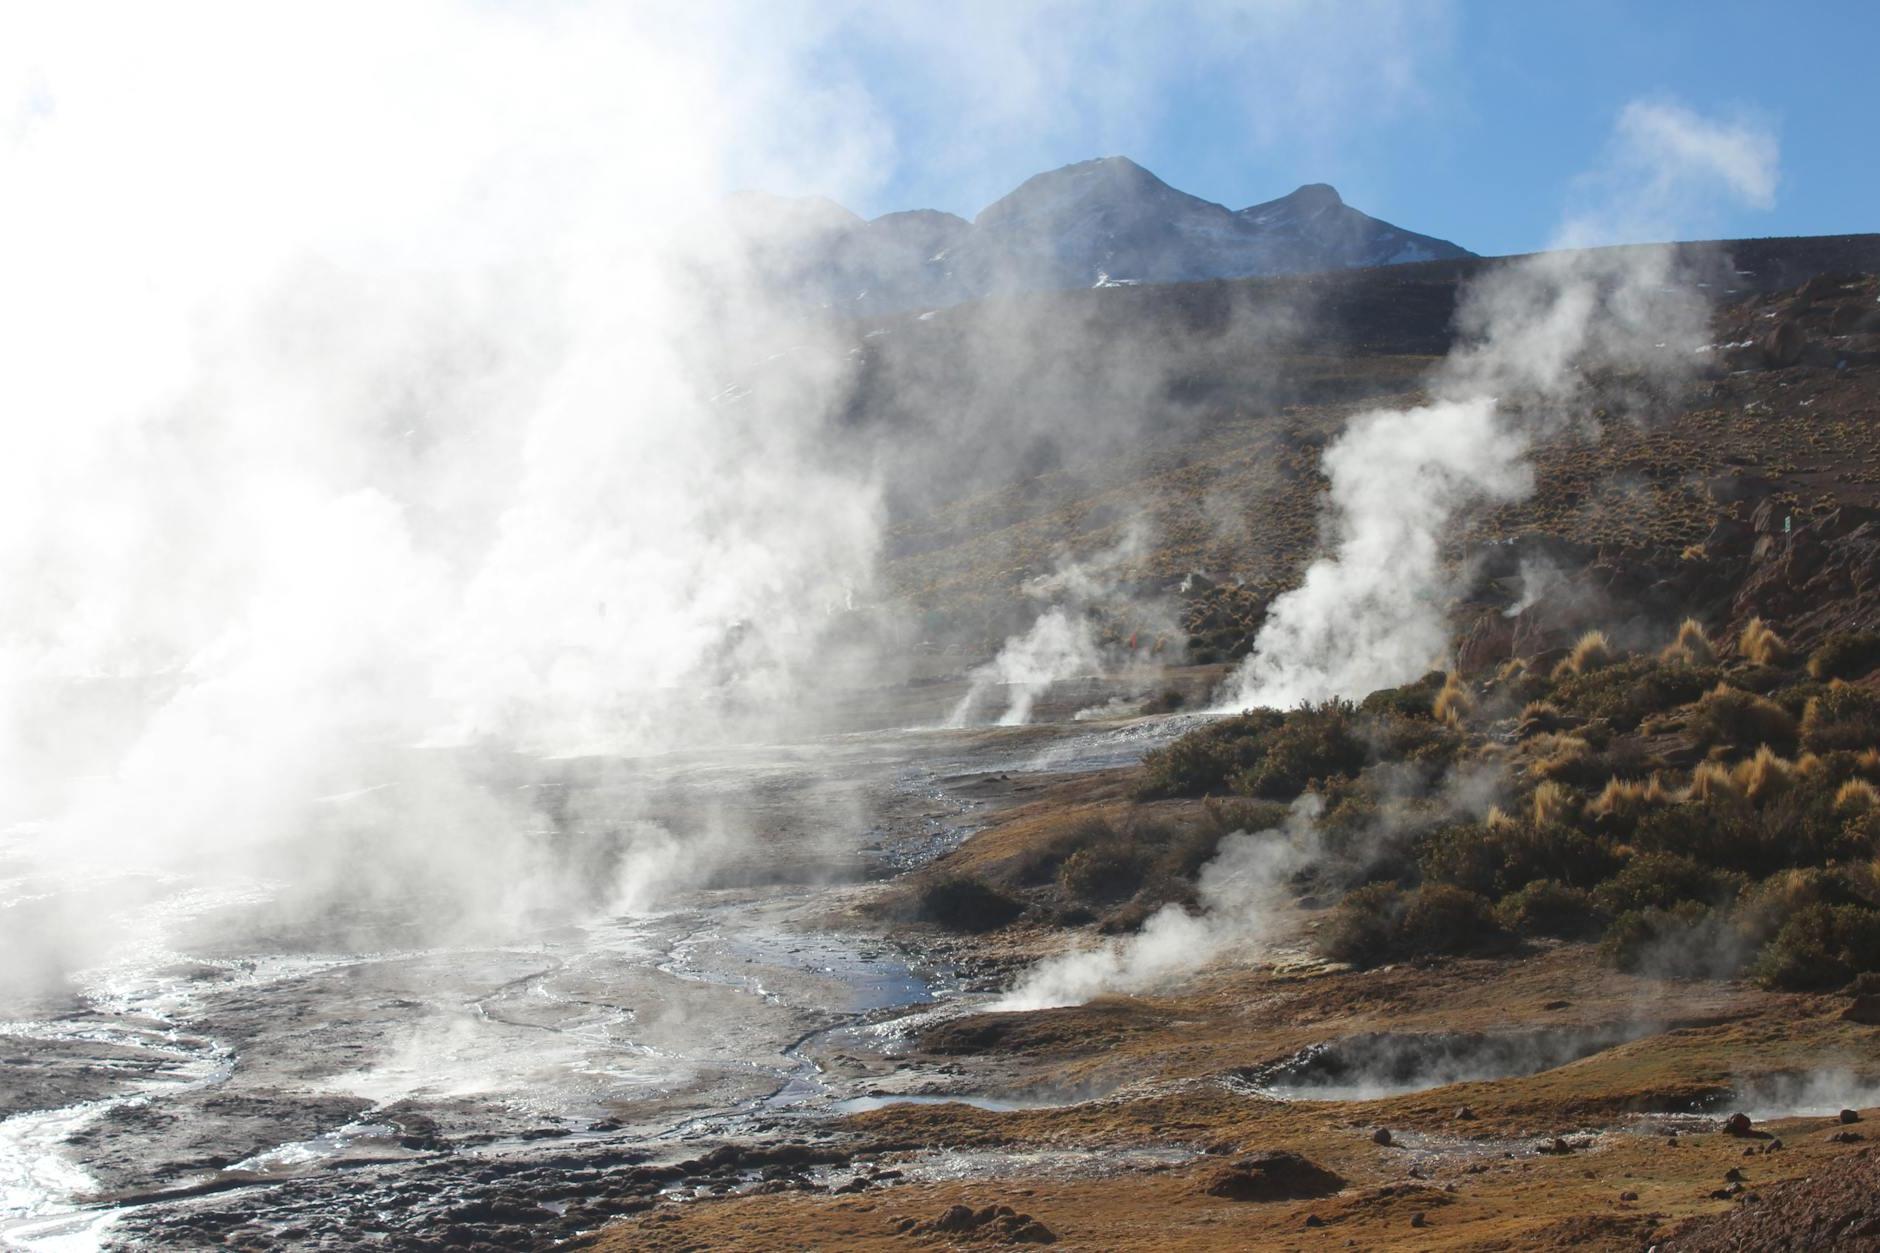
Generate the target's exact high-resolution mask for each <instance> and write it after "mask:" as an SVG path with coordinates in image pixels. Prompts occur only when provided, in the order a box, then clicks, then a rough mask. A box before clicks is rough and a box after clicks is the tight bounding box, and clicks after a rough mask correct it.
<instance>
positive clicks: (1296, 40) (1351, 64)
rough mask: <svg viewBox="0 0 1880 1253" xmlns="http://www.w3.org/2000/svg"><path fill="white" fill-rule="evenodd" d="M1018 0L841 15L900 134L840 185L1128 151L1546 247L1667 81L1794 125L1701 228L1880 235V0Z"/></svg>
mask: <svg viewBox="0 0 1880 1253" xmlns="http://www.w3.org/2000/svg"><path fill="white" fill-rule="evenodd" d="M1010 7H1011V6H1008V9H1009V8H1010ZM896 8H897V6H894V5H886V6H881V7H878V8H876V9H875V10H874V12H875V13H876V14H880V13H883V12H893V11H895V10H896ZM1016 8H1017V9H1018V10H1020V11H1022V12H1023V13H1024V14H1025V15H1024V16H1020V17H1016V18H1012V17H1008V16H1004V15H1000V16H996V17H995V16H990V15H992V14H994V13H997V12H998V10H996V9H979V10H977V11H976V13H975V14H973V15H971V16H968V17H966V18H964V19H962V20H961V21H960V22H959V23H957V24H955V25H954V26H953V27H952V28H951V29H950V30H949V31H947V32H941V33H935V32H934V31H933V30H932V29H930V28H923V27H921V26H918V25H912V24H909V23H907V22H902V23H900V24H899V26H898V27H896V28H891V29H886V30H884V29H883V28H882V27H881V26H880V25H879V24H878V23H877V22H876V21H874V20H873V19H864V20H862V21H859V22H857V23H856V24H855V25H854V26H852V27H850V28H847V29H844V30H840V31H838V32H836V33H834V34H833V36H832V38H831V42H830V43H829V44H828V45H826V46H825V50H824V53H823V55H824V56H825V57H826V58H827V59H828V64H831V65H836V66H840V67H842V68H843V69H844V70H846V72H847V73H849V74H852V75H854V76H855V77H856V78H857V79H858V80H859V81H860V84H861V89H862V91H863V92H865V94H866V95H867V97H868V98H869V99H870V100H871V101H872V107H873V108H874V109H876V110H878V111H879V114H880V117H881V119H882V123H883V125H884V126H885V128H886V129H887V130H888V131H889V132H890V133H891V135H892V140H891V145H890V146H891V150H892V153H893V155H892V158H891V159H890V160H889V161H887V162H886V163H885V164H884V167H883V170H882V172H881V174H880V176H879V177H878V178H877V179H875V180H874V181H873V185H872V186H868V187H866V188H864V189H863V190H861V191H859V192H858V191H856V190H854V189H850V191H849V194H847V195H841V194H840V192H839V191H838V193H837V194H838V196H839V198H841V199H844V201H845V203H848V204H849V205H850V207H851V208H854V209H856V210H857V211H859V212H862V213H864V214H867V215H869V216H873V215H875V214H878V213H882V212H887V211H889V210H892V209H904V208H942V209H948V210H952V211H954V212H957V213H960V214H962V215H964V216H968V217H970V216H972V215H973V214H974V213H976V212H978V211H979V210H980V209H981V208H983V207H984V206H985V205H986V204H987V203H989V202H990V201H991V200H992V199H994V198H996V197H997V196H998V195H1000V194H1003V193H1004V192H1005V191H1007V190H1009V189H1010V188H1011V187H1013V186H1015V185H1016V184H1017V183H1018V182H1020V181H1021V180H1022V179H1024V178H1025V177H1028V176H1029V175H1031V174H1033V173H1037V172H1039V171H1041V170H1044V169H1049V168H1054V167H1056V166H1058V165H1063V164H1066V163H1069V162H1071V161H1077V160H1082V159H1084V158H1087V157H1093V156H1102V155H1110V154H1112V153H1122V154H1124V155H1128V156H1131V157H1134V158H1135V159H1136V160H1138V161H1140V162H1141V163H1142V164H1143V165H1145V166H1147V167H1148V168H1149V169H1151V170H1153V171H1155V172H1156V173H1157V174H1158V175H1160V176H1161V177H1162V178H1163V179H1165V180H1166V181H1168V182H1170V183H1172V184H1174V185H1175V186H1177V187H1180V188H1182V189H1183V190H1185V191H1189V192H1192V193H1194V194H1196V195H1199V196H1203V197H1206V198H1208V199H1210V200H1217V201H1220V202H1222V203H1224V204H1226V205H1228V206H1230V207H1232V208H1240V207H1242V206H1245V205H1247V204H1251V203H1255V202H1257V201H1260V200H1266V199H1270V198H1272V197H1274V196H1277V195H1281V194H1284V193H1285V192H1288V191H1290V190H1291V189H1292V188H1293V187H1295V186H1297V185H1298V184H1300V183H1304V182H1331V183H1334V184H1336V185H1337V186H1338V188H1339V190H1340V191H1341V192H1342V193H1343V194H1344V196H1345V198H1346V200H1348V201H1349V202H1351V203H1353V204H1355V205H1357V206H1358V207H1359V208H1362V209H1364V210H1366V211H1367V212H1370V213H1373V214H1375V215H1377V216H1379V217H1383V218H1386V219H1388V220H1390V221H1393V222H1396V223H1398V224H1399V225H1402V226H1406V227H1409V228H1411V229H1414V230H1419V231H1425V232H1428V233H1430V234H1435V235H1440V236H1444V237H1446V238H1449V239H1453V240H1455V241H1456V242H1457V243H1460V244H1462V245H1464V246H1465V247H1469V248H1473V249H1474V250H1476V251H1478V252H1483V253H1505V252H1516V251H1525V250H1530V249H1534V248H1539V247H1544V246H1546V244H1547V243H1548V242H1549V240H1550V238H1551V237H1552V236H1553V234H1554V232H1555V230H1556V228H1557V227H1558V225H1559V223H1560V221H1561V218H1562V215H1563V213H1565V212H1566V211H1567V210H1568V208H1569V206H1570V204H1571V203H1572V201H1573V199H1574V196H1575V191H1576V188H1577V187H1579V186H1581V185H1582V184H1581V183H1579V182H1577V181H1576V180H1581V179H1583V177H1584V176H1585V175H1586V174H1587V172H1589V171H1592V170H1595V169H1597V168H1599V167H1600V164H1601V161H1602V159H1603V157H1604V155H1605V154H1606V153H1607V152H1608V151H1609V147H1610V144H1611V142H1612V140H1611V137H1612V133H1613V126H1614V123H1615V120H1616V119H1617V117H1618V116H1619V114H1620V112H1621V110H1623V109H1624V108H1625V106H1626V105H1627V104H1628V103H1629V102H1632V101H1635V100H1647V101H1660V102H1673V103H1676V104H1679V105H1681V106H1683V107H1685V108H1688V109H1691V110H1695V111H1697V112H1699V113H1702V114H1705V115H1706V116H1713V117H1720V118H1725V119H1735V120H1737V121H1740V122H1745V123H1748V124H1751V125H1754V126H1756V127H1759V128H1763V129H1766V130H1768V131H1771V132H1773V133H1774V134H1775V136H1776V137H1777V139H1778V140H1779V143H1780V152H1781V157H1780V183H1779V185H1778V187H1777V192H1776V199H1775V204H1774V206H1773V207H1772V208H1768V209H1759V208H1751V207H1746V206H1739V205H1730V204H1724V203H1721V202H1719V203H1717V204H1713V205H1706V206H1703V211H1702V212H1700V213H1697V214H1695V215H1693V216H1692V218H1691V219H1690V222H1689V225H1688V227H1687V228H1686V229H1683V230H1681V231H1680V232H1679V233H1681V234H1686V235H1704V236H1721V237H1740V236H1754V235H1812V234H1839V233H1845V232H1858V231H1873V230H1880V159H1877V158H1876V150H1880V143H1877V142H1876V140H1875V137H1874V129H1873V128H1874V122H1875V119H1876V117H1880V86H1877V85H1876V82H1877V76H1876V70H1877V68H1880V2H1876V0H1866V2H1865V3H1825V2H1818V3H1800V2H1798V3H1789V4H1783V5H1776V4H1769V3H1764V4H1750V3H1730V2H1719V0H1705V2H1702V3H1699V2H1695V0H1690V2H1686V0H1656V2H1653V3H1639V2H1637V0H1632V2H1630V3H1620V2H1617V0H1579V2H1576V3H1572V4H1566V3H1559V4H1543V3H1539V2H1538V0H1534V2H1530V0H1507V2H1502V3H1495V2H1486V0H1476V2H1469V0H1456V2H1454V3H1443V2H1442V0H1425V2H1413V3H1391V2H1390V0H1362V2H1361V3H1359V4H1356V5H1355V6H1347V5H1331V4H1325V5H1312V6H1301V5H1293V4H1287V3H1279V4H1276V5H1273V6H1266V7H1262V6H1259V5H1257V4H1256V5H1248V4H1245V3H1242V4H1239V5H1233V6H1229V7H1227V8H1222V7H1220V6H1215V5H1208V4H1192V5H1159V6H1132V5H1128V4H1117V5H1108V6H1102V7H1101V8H1099V7H1097V6H1076V5H1046V4H1039V5H1032V6H1029V7H1027V6H1026V5H1024V4H1019V5H1017V6H1016ZM1250 9H1257V10H1258V12H1257V13H1256V14H1255V16H1252V17H1249V16H1248V13H1249V10H1250ZM900 12H901V13H902V14H903V15H905V12H906V10H905V9H901V10H900ZM934 12H935V10H932V9H929V10H927V13H928V14H929V15H931V14H932V13H934ZM1275 14H1277V16H1276V15H1275ZM975 67H977V68H975ZM1034 73H1035V74H1036V78H1035V80H1029V81H1026V82H1024V83H1022V84H1021V85H1020V86H1018V87H1016V88H1014V87H1013V86H1012V85H1011V84H1012V80H1013V79H1014V78H1023V77H1024V76H1026V75H1029V74H1034ZM994 96H997V97H999V100H998V101H997V102H996V103H994V104H990V105H989V104H987V103H986V102H987V100H988V98H989V97H994ZM816 189H817V188H816V187H815V184H814V179H813V178H811V179H809V180H806V182H805V185H804V186H802V187H800V188H797V189H795V190H804V191H807V190H816ZM1619 233H1623V231H1622V228H1621V229H1620V232H1619ZM1615 242H1617V241H1616V240H1615Z"/></svg>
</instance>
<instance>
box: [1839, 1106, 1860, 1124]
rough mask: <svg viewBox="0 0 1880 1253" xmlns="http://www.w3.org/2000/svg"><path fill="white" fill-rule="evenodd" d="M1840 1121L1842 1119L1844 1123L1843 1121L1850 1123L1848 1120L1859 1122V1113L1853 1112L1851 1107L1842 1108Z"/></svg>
mask: <svg viewBox="0 0 1880 1253" xmlns="http://www.w3.org/2000/svg"><path fill="white" fill-rule="evenodd" d="M1841 1121H1842V1123H1844V1124H1845V1123H1850V1122H1859V1121H1860V1115H1859V1114H1857V1113H1855V1112H1854V1111H1853V1110H1851V1109H1844V1110H1842V1111H1841Z"/></svg>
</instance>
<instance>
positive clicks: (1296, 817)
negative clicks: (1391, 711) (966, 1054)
mask: <svg viewBox="0 0 1880 1253" xmlns="http://www.w3.org/2000/svg"><path fill="white" fill-rule="evenodd" d="M1323 804H1324V802H1323V801H1321V800H1320V799H1319V797H1318V795H1317V794H1316V793H1313V792H1307V793H1305V794H1304V795H1303V796H1301V797H1299V799H1297V800H1296V801H1294V802H1293V805H1292V810H1291V812H1290V813H1288V814H1287V816H1286V824H1285V826H1283V827H1279V828H1275V829H1273V830H1270V831H1261V832H1257V833H1251V834H1250V833H1248V832H1244V831H1239V832H1235V833H1234V834H1232V835H1230V836H1228V837H1227V838H1226V839H1224V840H1222V841H1221V846H1220V850H1219V851H1218V852H1217V853H1216V854H1215V856H1214V859H1213V860H1212V861H1210V862H1209V863H1208V864H1207V865H1206V866H1204V867H1202V869H1201V874H1200V876H1199V877H1198V878H1197V880H1196V884H1195V894H1196V897H1197V899H1198V902H1199V904H1200V906H1201V908H1200V911H1199V912H1195V913H1191V912H1189V911H1188V910H1186V909H1183V908H1182V907H1181V906H1179V905H1165V906H1163V907H1162V908H1161V909H1159V910H1157V911H1156V912H1155V913H1154V914H1153V915H1151V916H1150V918H1149V921H1148V922H1146V923H1144V924H1143V926H1142V930H1141V931H1138V932H1137V933H1136V934H1134V935H1131V936H1126V937H1123V938H1120V939H1111V940H1106V941H1104V942H1103V943H1102V944H1100V945H1098V946H1097V947H1096V948H1093V949H1084V950H1080V951H1077V952H1071V953H1065V954H1061V955H1060V956H1057V957H1053V958H1048V959H1047V960H1045V961H1042V962H1040V963H1038V965H1036V966H1034V967H1033V968H1032V969H1031V970H1029V971H1027V972H1026V973H1025V975H1024V977H1022V978H1021V979H1020V980H1019V981H1018V984H1017V986H1015V987H1014V988H1013V989H1012V990H1011V991H1010V992H1009V993H1007V994H1006V995H1005V996H1003V997H1001V998H1000V999H999V1000H998V1001H996V1002H994V1003H993V1005H992V1008H993V1009H995V1010H1026V1009H1050V1008H1052V1007H1054V1006H1058V1005H1081V1004H1083V1003H1084V1002H1085V1001H1088V1000H1089V999H1090V998H1091V997H1093V996H1097V995H1099V994H1100V993H1105V992H1121V993H1133V992H1151V991H1159V990H1161V989H1163V988H1165V987H1167V985H1168V984H1169V983H1171V982H1172V981H1174V980H1176V979H1179V978H1182V977H1184V976H1186V975H1189V974H1192V973H1194V972H1195V971H1196V970H1199V969H1201V968H1202V967H1203V966H1206V965H1208V964H1209V963H1210V962H1212V961H1214V960H1216V959H1217V958H1219V957H1221V956H1223V955H1225V954H1227V953H1229V952H1231V951H1239V952H1242V953H1245V952H1249V951H1258V950H1259V949H1260V948H1261V947H1263V946H1264V945H1265V944H1266V943H1267V941H1268V940H1270V939H1271V938H1272V934H1273V930H1274V923H1275V922H1276V921H1277V920H1278V919H1279V917H1280V916H1281V915H1282V914H1283V913H1284V910H1285V906H1286V903H1287V902H1286V897H1285V887H1286V881H1287V879H1288V878H1289V877H1290V876H1291V875H1292V874H1293V873H1294V872H1296V871H1298V870H1299V869H1301V868H1302V867H1304V866H1307V865H1310V864H1311V863H1312V861H1313V860H1314V859H1315V858H1316V856H1317V851H1318V837H1317V833H1316V828H1315V826H1314V822H1315V820H1316V819H1317V818H1318V816H1319V811H1320V810H1321V808H1322V807H1323Z"/></svg>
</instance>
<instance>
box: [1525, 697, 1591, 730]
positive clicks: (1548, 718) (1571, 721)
mask: <svg viewBox="0 0 1880 1253" xmlns="http://www.w3.org/2000/svg"><path fill="white" fill-rule="evenodd" d="M1576 725H1578V719H1575V718H1569V717H1568V716H1567V715H1565V714H1563V713H1561V712H1560V708H1559V707H1558V706H1557V705H1555V704H1554V703H1553V702H1552V701H1546V700H1531V701H1529V702H1528V703H1527V704H1525V705H1523V706H1522V707H1521V716H1520V718H1519V719H1518V720H1517V722H1516V727H1515V733H1516V734H1517V735H1519V736H1520V737H1521V738H1522V739H1524V740H1525V739H1528V738H1530V737H1532V736H1536V735H1546V734H1550V733H1552V732H1555V731H1561V730H1565V729H1566V728H1568V727H1571V726H1576Z"/></svg>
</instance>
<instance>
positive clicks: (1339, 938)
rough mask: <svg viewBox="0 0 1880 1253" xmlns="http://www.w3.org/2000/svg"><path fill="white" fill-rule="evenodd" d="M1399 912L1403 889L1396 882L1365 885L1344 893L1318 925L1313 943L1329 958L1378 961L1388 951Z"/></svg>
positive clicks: (1402, 906) (1346, 960)
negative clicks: (1342, 897) (1342, 898)
mask: <svg viewBox="0 0 1880 1253" xmlns="http://www.w3.org/2000/svg"><path fill="white" fill-rule="evenodd" d="M1403 911H1404V900H1403V890H1402V889H1401V888H1399V887H1398V886H1397V885H1396V884H1394V883H1371V884H1366V885H1365V886H1364V887H1361V888H1358V889H1356V890H1355V891H1351V892H1347V893H1346V894H1345V899H1344V900H1342V901H1340V902H1339V904H1338V908H1337V909H1334V910H1333V911H1332V913H1331V915H1330V916H1329V917H1328V918H1326V920H1325V921H1324V922H1323V923H1321V924H1320V925H1319V930H1318V934H1317V936H1316V937H1315V945H1316V947H1317V949H1318V951H1319V952H1320V953H1321V954H1323V955H1324V956H1326V957H1329V958H1331V959H1332V960H1333V961H1342V962H1352V963H1355V964H1357V965H1368V964H1369V963H1371V962H1375V961H1378V960H1381V959H1382V958H1383V957H1384V956H1385V955H1386V954H1387V953H1389V952H1390V946H1391V937H1392V936H1393V935H1394V934H1395V933H1396V930H1397V921H1398V919H1399V918H1400V917H1402V915H1403Z"/></svg>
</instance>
